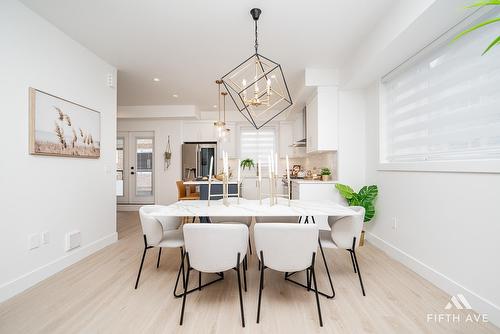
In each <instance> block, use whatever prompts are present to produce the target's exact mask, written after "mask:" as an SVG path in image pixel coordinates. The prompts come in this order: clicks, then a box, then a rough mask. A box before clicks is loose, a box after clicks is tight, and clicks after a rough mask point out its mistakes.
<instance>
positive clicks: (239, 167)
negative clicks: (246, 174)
mask: <svg viewBox="0 0 500 334" xmlns="http://www.w3.org/2000/svg"><path fill="white" fill-rule="evenodd" d="M240 163H241V162H240V159H238V184H240V173H241V171H240V170H241V166H240Z"/></svg>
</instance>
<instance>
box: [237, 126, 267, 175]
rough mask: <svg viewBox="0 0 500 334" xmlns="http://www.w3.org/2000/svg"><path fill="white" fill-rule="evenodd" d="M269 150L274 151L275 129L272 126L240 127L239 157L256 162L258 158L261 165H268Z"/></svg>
mask: <svg viewBox="0 0 500 334" xmlns="http://www.w3.org/2000/svg"><path fill="white" fill-rule="evenodd" d="M271 152H276V130H275V128H273V127H264V128H261V129H260V130H256V129H255V128H253V127H241V128H240V157H241V159H247V158H250V159H253V160H254V161H255V163H257V162H258V161H259V159H260V161H261V164H262V166H263V167H264V166H267V165H268V162H267V161H268V157H269V154H270V153H271Z"/></svg>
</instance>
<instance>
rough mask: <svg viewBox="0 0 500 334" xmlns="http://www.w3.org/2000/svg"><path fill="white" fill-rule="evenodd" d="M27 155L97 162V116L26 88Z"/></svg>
mask: <svg viewBox="0 0 500 334" xmlns="http://www.w3.org/2000/svg"><path fill="white" fill-rule="evenodd" d="M29 153H30V154H32V155H47V156H58V157H74V158H88V159H98V158H99V157H100V156H101V113H100V112H99V111H97V110H94V109H91V108H88V107H85V106H82V105H80V104H78V103H75V102H72V101H69V100H66V99H63V98H61V97H58V96H56V95H52V94H50V93H47V92H44V91H41V90H39V89H36V88H33V87H30V88H29Z"/></svg>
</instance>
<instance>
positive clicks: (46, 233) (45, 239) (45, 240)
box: [42, 231, 49, 245]
mask: <svg viewBox="0 0 500 334" xmlns="http://www.w3.org/2000/svg"><path fill="white" fill-rule="evenodd" d="M48 243H49V231H43V232H42V245H46V244H48Z"/></svg>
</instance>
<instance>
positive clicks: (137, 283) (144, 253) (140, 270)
mask: <svg viewBox="0 0 500 334" xmlns="http://www.w3.org/2000/svg"><path fill="white" fill-rule="evenodd" d="M150 248H151V247H148V243H147V240H146V235H144V252H143V253H142V259H141V266H140V267H139V273H138V274H137V279H136V280H135V288H134V289H137V285H139V278H141V272H142V266H143V265H144V258H145V257H146V251H147V250H148V249H150Z"/></svg>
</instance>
